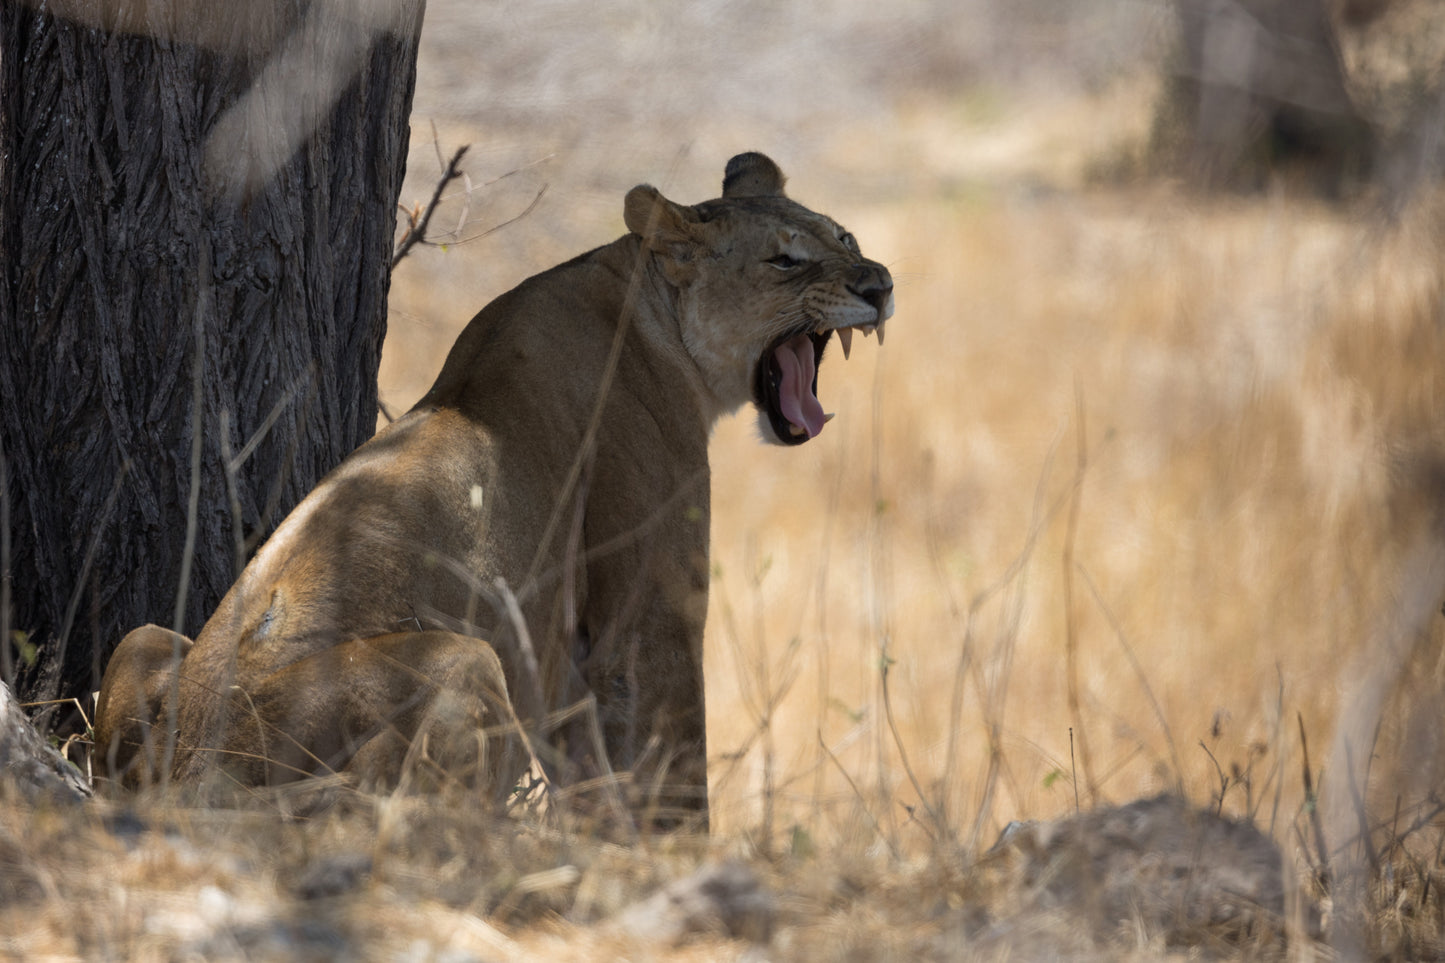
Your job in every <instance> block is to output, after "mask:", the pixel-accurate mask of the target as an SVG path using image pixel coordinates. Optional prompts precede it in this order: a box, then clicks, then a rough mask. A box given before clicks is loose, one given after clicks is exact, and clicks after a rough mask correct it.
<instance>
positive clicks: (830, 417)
mask: <svg viewBox="0 0 1445 963" xmlns="http://www.w3.org/2000/svg"><path fill="white" fill-rule="evenodd" d="M836 417H838V412H836V411H830V412H828V413H827V414H826V415H824V416H823V424H825V425H826V424H827V423H828V422H830V421H832V420H833V419H834V418H836Z"/></svg>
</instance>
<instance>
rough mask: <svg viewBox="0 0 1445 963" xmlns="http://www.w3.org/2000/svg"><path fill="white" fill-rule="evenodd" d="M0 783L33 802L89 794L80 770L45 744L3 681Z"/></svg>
mask: <svg viewBox="0 0 1445 963" xmlns="http://www.w3.org/2000/svg"><path fill="white" fill-rule="evenodd" d="M0 783H3V784H5V785H7V786H10V787H14V789H15V790H18V791H19V793H20V795H21V797H22V798H23V799H25V800H26V801H27V802H29V803H32V804H33V803H38V802H43V801H51V802H79V801H80V800H83V799H86V798H88V797H89V796H90V787H89V786H88V785H86V782H85V778H84V777H83V776H81V774H80V772H79V770H77V769H76V768H75V767H74V766H72V765H71V764H70V763H69V762H67V761H66V760H65V758H64V757H62V756H61V755H60V753H58V752H56V751H55V750H54V749H52V748H51V747H50V746H49V745H47V744H46V742H45V740H44V739H42V738H41V737H40V733H38V732H36V731H35V727H34V726H32V725H31V724H30V719H29V718H28V717H27V716H26V715H25V713H24V712H23V711H21V709H20V706H19V704H18V703H16V701H15V698H14V697H13V696H12V695H11V694H10V688H9V687H8V686H6V685H5V683H3V682H0Z"/></svg>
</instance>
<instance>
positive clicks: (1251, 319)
mask: <svg viewBox="0 0 1445 963" xmlns="http://www.w3.org/2000/svg"><path fill="white" fill-rule="evenodd" d="M1442 54H1445V4H1442V3H1439V2H1437V0H1375V2H1369V0H1350V2H1345V3H1334V4H1331V5H1328V6H1326V5H1317V4H1313V3H1294V2H1290V0H1281V2H1267V0H1240V2H1226V0H1181V2H1180V3H1178V4H1167V3H1163V2H1157V0H1156V2H1149V0H1071V2H1063V0H1024V2H1008V3H1005V2H995V0H952V2H948V3H944V2H928V0H903V2H899V3H893V4H886V5H885V4H878V3H869V2H863V0H834V2H823V0H798V2H791V3H786V4H777V3H763V2H751V0H748V2H732V3H724V2H715V0H702V2H693V3H655V2H643V0H629V2H618V3H609V4H590V3H582V2H575V0H539V2H533V3H529V4H503V3H498V2H477V0H429V2H428V4H427V14H426V21H425V27H424V32H423V35H422V41H421V55H420V66H419V69H418V78H417V90H416V98H415V105H414V113H413V117H412V144H411V153H410V158H409V161H408V180H407V185H406V188H405V189H404V191H403V201H404V206H406V207H408V208H414V207H416V206H424V205H425V204H426V202H427V200H428V198H429V197H430V196H431V194H432V191H433V189H434V188H435V185H436V183H437V180H438V178H439V176H440V175H441V172H442V170H443V169H444V167H445V163H446V161H447V159H448V158H450V157H451V155H452V154H453V152H454V151H455V150H456V149H457V148H458V147H460V146H462V145H464V144H470V145H471V149H470V151H469V152H468V153H467V155H466V157H465V158H464V161H463V164H462V168H463V171H464V177H462V178H459V179H458V180H456V181H453V182H452V183H450V184H449V185H448V187H447V189H446V191H445V197H444V200H443V202H442V204H441V206H440V207H439V209H438V211H437V213H436V216H435V217H434V218H433V219H432V221H431V224H430V227H429V230H428V240H429V241H430V242H431V243H429V244H428V245H425V246H422V247H418V248H416V249H414V250H413V251H412V252H411V254H410V255H409V256H408V257H407V258H406V259H405V260H403V261H402V262H401V264H400V265H399V267H398V268H397V270H396V272H395V274H394V276H393V281H392V292H391V311H390V320H389V325H390V327H389V334H388V339H387V341H386V346H385V351H384V355H383V361H382V377H381V394H382V399H383V401H384V403H385V405H386V406H387V407H388V408H389V410H390V411H391V412H393V413H399V412H400V411H403V410H405V409H406V408H408V407H409V406H410V405H411V404H413V403H414V402H415V401H416V400H417V399H418V398H419V397H420V396H421V394H422V393H423V392H424V391H425V390H426V388H427V387H428V386H429V384H430V381H431V379H432V378H433V377H434V376H435V373H436V372H437V370H438V369H439V368H440V365H441V362H442V359H443V357H444V355H445V352H446V350H447V349H448V347H449V346H450V345H451V343H452V341H453V340H454V338H455V336H456V334H457V332H458V331H459V330H460V329H461V327H462V326H463V325H464V324H465V323H466V322H467V321H468V320H469V319H470V317H471V316H472V315H473V314H474V313H475V312H476V311H477V310H478V309H479V308H480V307H481V306H482V305H483V304H485V303H486V302H487V301H488V300H490V299H491V298H493V297H495V296H496V295H498V294H500V293H501V292H503V291H505V290H507V289H509V288H510V287H512V286H513V285H515V284H516V283H518V282H519V281H521V280H522V279H523V278H525V277H527V276H529V275H531V274H533V273H536V272H538V271H540V270H542V269H544V268H546V267H549V266H551V265H553V264H555V263H557V262H559V261H561V260H563V259H566V258H569V257H571V256H573V255H575V254H577V253H580V252H582V251H584V250H587V249H589V248H591V247H595V246H597V245H600V244H603V243H606V242H608V241H610V240H611V239H613V238H615V237H616V236H618V235H619V234H621V233H622V231H623V230H624V228H623V225H622V216H621V215H622V197H623V195H624V193H625V192H626V191H627V189H628V188H629V187H631V186H633V185H634V184H637V183H641V182H650V183H652V184H654V185H656V186H658V187H659V188H661V189H662V190H663V192H664V193H665V194H667V195H668V196H669V197H671V198H672V199H674V200H676V201H680V202H684V203H693V202H697V201H701V200H704V199H707V198H711V197H714V196H716V195H717V194H718V193H719V191H720V184H721V179H722V170H723V165H724V163H725V162H726V160H727V159H728V158H729V157H730V156H732V155H733V154H735V153H738V152H740V151H743V150H761V151H763V152H765V153H767V154H769V155H770V156H772V157H773V158H774V159H775V160H777V161H778V162H779V164H780V165H781V166H782V168H783V170H784V172H785V173H786V174H788V176H789V178H790V182H789V193H790V195H791V196H792V197H794V198H795V199H797V200H799V201H801V202H803V203H804V204H807V205H808V206H810V207H813V208H815V209H818V210H821V211H824V212H826V213H828V214H830V215H831V216H833V217H834V218H835V219H837V220H838V221H840V222H841V223H843V224H844V225H846V226H847V227H848V228H849V229H850V230H852V231H853V232H854V233H855V234H856V236H857V237H858V239H859V242H860V244H861V245H862V248H863V250H864V252H865V253H866V254H867V255H868V256H870V257H872V258H874V259H876V260H879V261H882V262H883V263H885V264H887V265H888V266H889V268H890V270H891V271H892V272H893V275H894V278H895V281H896V284H897V290H896V299H897V314H896V318H895V320H894V321H893V322H892V323H890V325H889V336H888V342H887V345H886V346H882V347H880V346H879V345H878V344H877V343H876V341H862V342H856V343H855V351H854V353H853V357H852V359H851V360H849V361H846V362H845V361H844V360H843V359H842V357H841V354H831V353H830V357H829V360H828V362H827V363H826V364H824V365H823V367H822V370H821V374H820V377H819V395H820V398H821V399H822V401H823V403H824V407H825V408H826V409H827V410H829V411H833V412H836V413H837V415H838V417H837V419H836V420H834V421H833V422H832V423H830V424H829V426H828V428H827V430H826V431H825V432H824V433H823V434H822V435H821V436H819V437H818V438H817V439H815V440H813V441H812V442H810V443H809V444H807V445H805V446H803V447H801V448H800V449H797V450H786V451H785V450H782V449H780V448H777V447H771V446H765V445H762V444H760V443H759V442H758V438H757V432H756V429H755V427H754V419H753V415H752V413H751V412H750V411H744V412H742V413H741V414H740V415H739V416H737V417H736V418H733V419H729V420H726V421H725V422H723V423H721V424H720V425H719V426H718V428H717V430H716V432H715V435H714V438H713V441H712V468H713V543H712V560H713V583H712V602H711V611H710V615H709V622H708V635H707V663H708V664H707V686H708V719H709V739H710V757H711V773H712V784H713V794H714V812H715V814H716V817H715V824H714V825H715V826H717V827H719V828H721V829H722V830H723V831H724V832H746V833H750V834H756V838H758V839H761V840H762V841H763V844H764V845H765V846H772V845H774V844H775V842H778V843H780V844H784V845H793V846H801V845H806V844H807V843H808V842H809V841H810V840H813V839H815V838H821V837H826V836H833V837H837V838H840V839H849V838H873V837H874V835H876V834H877V833H879V832H881V833H882V834H883V836H884V837H885V838H887V839H888V840H890V841H891V842H892V843H893V844H895V845H899V846H902V847H905V848H911V847H920V846H928V845H930V844H931V842H932V841H933V840H934V839H935V838H936V837H937V835H938V834H939V832H940V831H941V830H942V831H947V832H949V833H957V834H958V835H959V836H961V837H963V838H973V837H974V836H976V835H981V836H982V837H983V838H985V839H986V840H991V839H992V838H993V835H994V834H995V833H996V832H997V829H998V827H999V826H1000V825H1001V824H1002V823H1004V822H1007V821H1008V820H1010V819H1014V818H1022V817H1051V816H1055V815H1059V814H1061V813H1064V812H1068V811H1071V810H1072V809H1073V808H1074V807H1075V805H1076V804H1083V805H1085V806H1087V805H1088V804H1090V803H1091V802H1095V801H1105V800H1108V801H1114V802H1122V801H1126V800H1128V799H1132V798H1135V797H1137V796H1140V795H1144V794H1149V793H1153V792H1158V791H1162V790H1166V789H1182V790H1183V791H1184V792H1186V793H1187V794H1188V795H1189V796H1190V797H1191V798H1192V799H1194V800H1196V801H1197V802H1200V803H1210V802H1214V803H1217V804H1219V805H1221V806H1222V807H1223V809H1224V810H1225V811H1227V812H1233V813H1243V812H1247V813H1249V814H1251V815H1254V816H1256V818H1258V819H1259V821H1260V822H1261V824H1262V826H1264V828H1266V829H1273V830H1275V834H1276V836H1277V837H1279V838H1284V837H1285V835H1286V833H1287V832H1288V826H1289V824H1290V823H1291V821H1293V820H1295V819H1297V818H1298V817H1299V816H1300V814H1301V813H1302V812H1304V811H1305V808H1306V804H1307V802H1308V801H1309V799H1308V797H1309V795H1310V794H1312V793H1313V792H1314V791H1315V790H1317V789H1318V788H1319V778H1318V774H1319V771H1320V769H1321V768H1323V769H1325V770H1326V771H1327V772H1328V773H1329V775H1328V776H1327V777H1326V789H1327V790H1329V789H1332V788H1336V787H1339V788H1340V790H1341V791H1343V789H1344V788H1346V787H1349V788H1351V789H1352V790H1353V791H1355V792H1357V793H1362V794H1364V795H1366V796H1369V797H1370V798H1371V799H1372V800H1374V801H1375V802H1376V803H1377V805H1378V807H1379V808H1381V809H1382V811H1384V812H1385V813H1386V815H1387V816H1388V814H1389V811H1390V810H1391V808H1392V807H1396V806H1397V805H1398V806H1399V807H1403V808H1402V809H1401V810H1399V811H1403V812H1405V813H1406V814H1407V815H1408V814H1411V813H1414V814H1419V813H1428V812H1429V810H1430V807H1431V806H1432V805H1434V804H1435V803H1436V802H1437V801H1438V798H1437V794H1438V789H1437V787H1438V786H1439V785H1441V784H1442V779H1441V776H1442V775H1445V773H1442V771H1441V770H1442V765H1445V746H1442V745H1441V744H1440V740H1441V735H1440V733H1441V731H1442V726H1441V723H1442V722H1445V711H1442V697H1441V693H1442V692H1445V687H1442V673H1445V665H1442V647H1441V645H1440V642H1441V639H1442V632H1441V622H1442V621H1445V620H1442V617H1441V616H1440V606H1441V601H1442V594H1445V591H1442V587H1445V564H1442V557H1445V556H1442V547H1441V546H1442V542H1445V534H1442V523H1441V516H1440V508H1441V504H1442V502H1445V375H1442V363H1445V293H1442V283H1441V278H1442V274H1441V269H1440V265H1441V263H1442V262H1441V255H1442V232H1441V229H1442V227H1445V222H1442V217H1441V215H1442V210H1445V208H1442V205H1441V198H1440V196H1439V192H1438V190H1437V187H1436V184H1435V181H1436V179H1437V175H1438V173H1439V170H1440V161H1441V156H1442V155H1441V142H1442V139H1445V126H1442V118H1445V110H1442V104H1445V99H1442V97H1441V89H1442V87H1441V80H1442V78H1441V76H1440V74H1441V70H1442V64H1445V56H1442ZM858 349H861V350H858ZM1307 753H1308V761H1309V763H1310V764H1311V765H1312V770H1311V772H1312V774H1313V778H1312V777H1311V776H1310V775H1306V774H1305V765H1306V758H1307V757H1306V754H1307ZM1346 775H1348V776H1349V778H1341V777H1343V776H1346ZM1307 789H1308V791H1307ZM1397 818H1398V817H1397ZM860 827H868V830H867V832H864V833H860V832H859V828H860Z"/></svg>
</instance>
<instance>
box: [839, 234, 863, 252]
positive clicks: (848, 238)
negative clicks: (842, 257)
mask: <svg viewBox="0 0 1445 963" xmlns="http://www.w3.org/2000/svg"><path fill="white" fill-rule="evenodd" d="M838 240H840V241H842V242H843V246H844V247H846V248H847V249H848V250H850V251H852V252H853V253H854V254H861V253H862V252H861V251H859V250H858V239H857V238H855V237H854V236H853V235H852V234H849V233H848V232H847V231H844V232H843V236H842V237H840V238H838Z"/></svg>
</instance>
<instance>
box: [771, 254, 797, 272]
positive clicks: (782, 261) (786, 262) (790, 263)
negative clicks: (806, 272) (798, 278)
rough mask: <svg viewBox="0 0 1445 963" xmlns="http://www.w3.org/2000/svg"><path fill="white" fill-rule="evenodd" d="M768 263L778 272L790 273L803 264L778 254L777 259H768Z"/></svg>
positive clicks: (785, 255)
mask: <svg viewBox="0 0 1445 963" xmlns="http://www.w3.org/2000/svg"><path fill="white" fill-rule="evenodd" d="M768 263H769V264H771V265H772V266H773V267H775V268H777V269H778V270H779V271H791V270H792V269H793V268H795V267H797V266H798V265H800V264H802V263H803V262H802V261H799V260H797V259H796V258H793V257H790V256H789V255H787V254H779V255H778V256H777V257H770V258H768Z"/></svg>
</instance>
